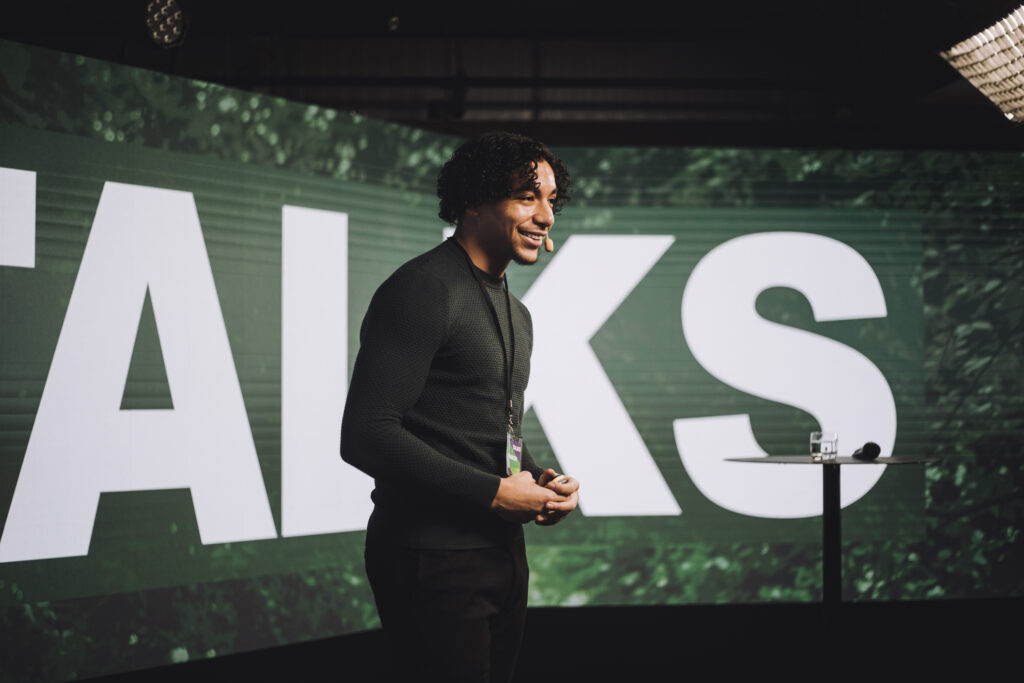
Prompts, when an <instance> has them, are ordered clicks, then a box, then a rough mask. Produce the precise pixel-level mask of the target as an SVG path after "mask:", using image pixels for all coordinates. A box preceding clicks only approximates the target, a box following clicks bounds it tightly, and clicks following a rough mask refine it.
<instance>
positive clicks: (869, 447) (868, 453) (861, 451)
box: [853, 441, 882, 460]
mask: <svg viewBox="0 0 1024 683" xmlns="http://www.w3.org/2000/svg"><path fill="white" fill-rule="evenodd" d="M881 452H882V449H881V448H879V446H878V444H877V443H875V442H874V441H868V442H867V443H866V444H864V445H863V446H862V447H860V448H858V449H857V450H855V451H854V452H853V457H855V458H857V460H874V459H875V458H877V457H878V454H879V453H881Z"/></svg>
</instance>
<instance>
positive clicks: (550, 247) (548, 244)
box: [544, 237, 555, 251]
mask: <svg viewBox="0 0 1024 683" xmlns="http://www.w3.org/2000/svg"><path fill="white" fill-rule="evenodd" d="M554 250H555V243H554V242H552V241H551V238H550V237H545V238H544V251H554Z"/></svg>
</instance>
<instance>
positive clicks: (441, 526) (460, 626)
mask: <svg viewBox="0 0 1024 683" xmlns="http://www.w3.org/2000/svg"><path fill="white" fill-rule="evenodd" d="M568 184H569V177H568V173H567V171H566V169H565V166H564V164H562V162H561V161H560V160H558V159H557V158H555V156H554V155H553V154H552V153H551V151H550V150H548V149H547V147H545V146H544V145H543V144H541V143H539V142H537V141H534V140H531V139H529V138H526V137H523V136H519V135H514V134H509V133H489V134H485V135H482V136H480V137H478V138H475V139H472V140H470V141H468V142H466V143H464V144H463V145H462V146H461V147H459V149H457V150H456V151H455V153H454V154H453V155H452V158H451V159H450V160H449V161H448V163H446V164H445V165H444V167H443V168H442V169H441V172H440V173H439V174H438V183H437V193H438V196H439V197H440V200H441V201H440V212H439V215H440V217H441V218H442V219H443V220H445V221H446V222H448V223H449V224H455V225H456V229H455V234H454V237H452V238H451V239H449V240H447V241H445V242H443V243H442V244H441V245H439V246H438V247H435V248H434V249H431V250H430V251H428V252H426V253H425V254H422V255H420V256H419V257H417V258H415V259H413V260H412V261H409V262H408V263H406V264H405V265H403V266H402V267H400V268H399V269H398V270H397V271H396V272H395V273H394V274H393V275H392V276H391V277H390V278H388V279H387V281H385V282H384V284H382V285H381V286H380V288H379V289H378V290H377V292H376V293H375V294H374V296H373V300H372V301H371V303H370V307H369V309H368V310H367V313H366V316H365V318H364V320H363V326H362V329H361V332H360V337H361V345H360V350H359V353H358V355H357V357H356V362H355V368H354V370H353V373H352V381H351V383H350V386H349V394H348V399H347V401H346V405H345V415H344V418H343V421H342V431H341V455H342V457H343V458H344V459H345V461H346V462H349V463H351V464H352V465H354V466H356V467H358V468H359V469H361V470H363V471H364V472H366V473H367V474H369V475H371V476H372V477H374V482H375V488H374V491H373V494H372V498H373V502H374V510H373V513H372V514H371V516H370V520H369V523H368V525H367V533H366V571H367V575H368V577H369V579H370V585H371V588H372V589H373V593H374V598H375V600H376V603H377V609H378V612H379V614H380V617H381V621H382V623H383V627H384V631H385V632H386V633H387V634H388V635H389V636H390V637H391V639H392V641H393V642H394V643H395V645H396V647H397V649H398V656H399V660H400V661H399V665H400V667H401V668H402V672H403V675H404V676H405V677H406V679H407V680H443V681H508V680H509V679H510V678H511V676H512V673H513V670H514V666H515V661H516V657H517V655H518V652H519V647H520V643H521V640H522V634H523V627H524V623H525V616H526V595H527V581H528V577H529V569H528V567H527V564H526V551H525V547H524V543H523V531H522V525H523V524H524V523H527V522H530V521H535V522H536V523H537V524H541V525H549V524H555V523H557V522H559V521H560V520H561V519H562V518H564V517H565V516H566V515H567V514H569V513H570V512H571V511H572V510H574V509H575V508H576V503H577V499H578V493H577V490H578V488H579V484H578V482H577V481H576V480H575V479H573V478H572V477H568V476H564V475H559V474H557V473H556V472H555V471H554V470H552V469H548V470H541V469H540V468H539V467H538V466H537V465H536V463H535V462H534V461H533V459H532V458H531V457H530V454H529V451H528V450H527V448H526V447H525V444H523V442H522V432H521V425H522V417H523V391H524V390H525V388H526V384H527V380H528V379H529V373H530V354H531V351H532V346H533V328H532V323H531V320H530V314H529V312H528V311H527V310H526V307H525V306H523V304H522V303H521V302H520V301H519V300H518V299H516V298H515V297H513V296H512V295H511V294H510V293H509V291H508V285H507V280H506V279H505V269H506V268H507V267H508V265H509V262H510V261H513V260H514V261H516V262H517V263H521V264H531V263H535V262H536V261H537V259H538V258H539V254H540V248H541V245H543V244H544V243H545V241H546V240H547V239H548V232H549V231H550V230H551V226H552V225H553V223H554V218H555V214H556V213H558V210H559V209H560V207H561V205H562V204H563V203H564V202H565V201H567V200H568V194H567V191H568Z"/></svg>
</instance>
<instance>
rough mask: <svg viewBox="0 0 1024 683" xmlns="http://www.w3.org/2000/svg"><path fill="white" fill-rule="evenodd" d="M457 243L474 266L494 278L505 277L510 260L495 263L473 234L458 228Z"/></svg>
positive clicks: (456, 233) (456, 232)
mask: <svg viewBox="0 0 1024 683" xmlns="http://www.w3.org/2000/svg"><path fill="white" fill-rule="evenodd" d="M455 241H456V242H458V243H459V244H460V245H461V246H462V248H463V249H464V250H465V251H466V253H467V254H468V255H469V260H470V261H472V262H473V265H474V266H476V267H477V268H479V269H480V270H482V271H484V272H485V273H487V274H489V275H493V276H494V277H504V275H505V269H507V268H508V264H509V259H504V260H501V259H499V260H497V261H495V260H494V259H493V258H491V256H490V255H489V254H488V253H487V250H486V249H484V247H483V245H481V244H479V243H478V242H477V240H475V239H473V236H472V234H471V233H469V232H468V231H466V230H462V229H459V228H456V230H455Z"/></svg>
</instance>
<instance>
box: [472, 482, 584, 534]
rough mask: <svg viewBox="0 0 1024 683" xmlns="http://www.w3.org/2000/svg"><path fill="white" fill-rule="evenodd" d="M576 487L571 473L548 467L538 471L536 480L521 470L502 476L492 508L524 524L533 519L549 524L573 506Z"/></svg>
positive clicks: (577, 499)
mask: <svg viewBox="0 0 1024 683" xmlns="http://www.w3.org/2000/svg"><path fill="white" fill-rule="evenodd" d="M579 487H580V484H579V482H578V481H576V480H575V479H573V478H572V477H569V476H566V475H559V474H558V473H557V472H555V471H554V470H553V469H550V468H549V469H547V470H544V472H542V473H541V475H540V479H539V480H538V481H534V479H533V475H532V474H530V473H529V472H520V473H518V474H513V475H512V476H510V477H505V478H504V479H502V480H501V483H500V484H499V485H498V493H497V494H496V495H495V496H494V500H493V501H491V509H493V510H494V511H495V512H496V513H497V514H498V515H499V516H500V517H502V518H503V519H506V520H508V521H510V522H518V523H520V524H524V523H526V522H529V521H530V520H531V519H532V520H534V521H536V522H537V524H540V525H543V526H549V525H551V524H557V523H558V522H560V521H561V520H562V519H563V518H564V517H565V516H566V515H568V514H569V513H570V512H572V511H573V510H575V509H576V504H577V502H578V501H579V493H578V491H579Z"/></svg>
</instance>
